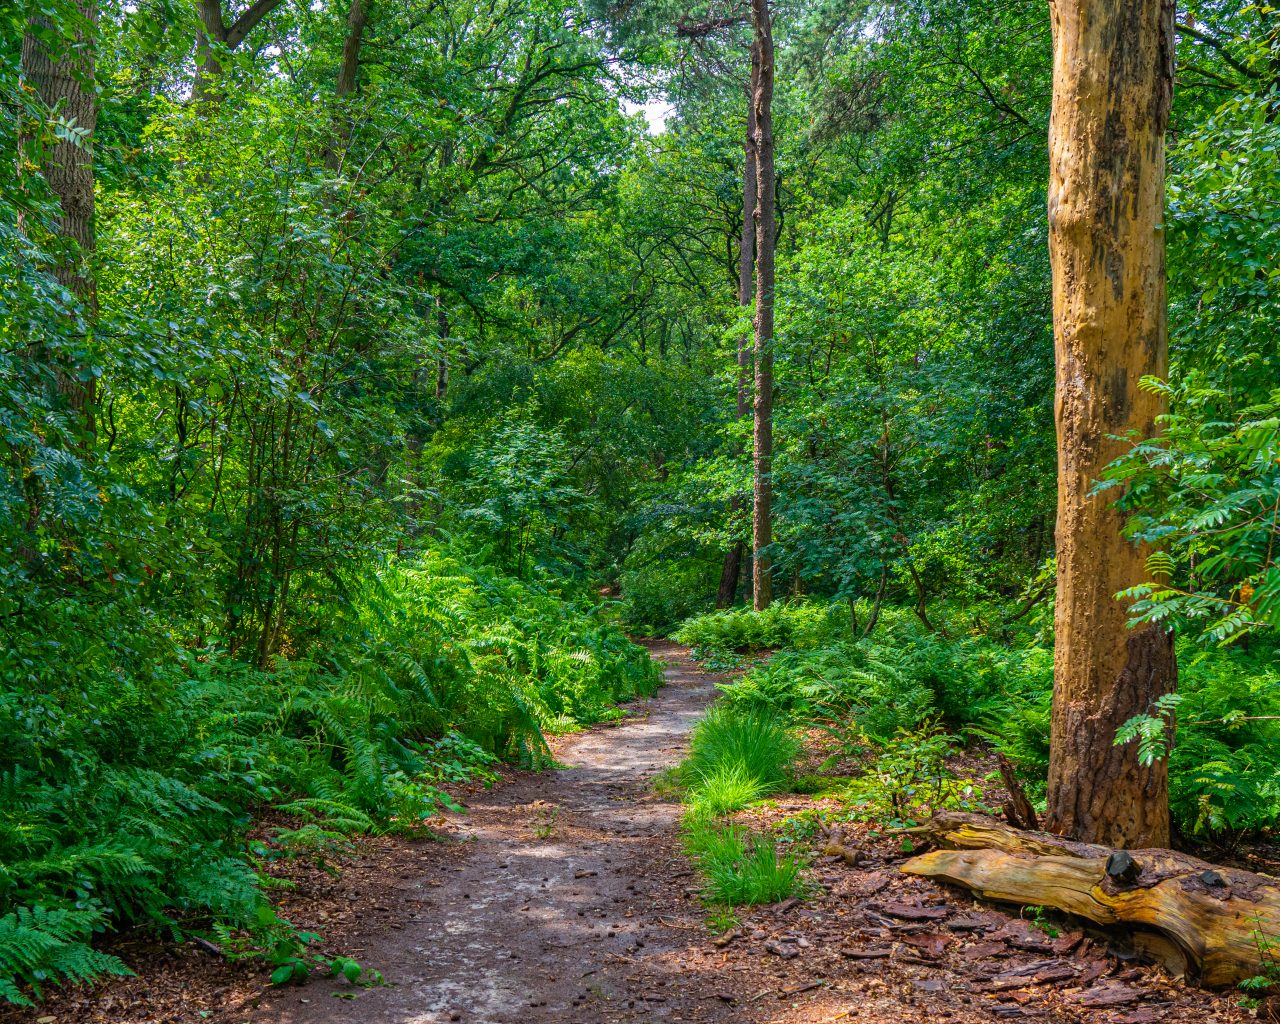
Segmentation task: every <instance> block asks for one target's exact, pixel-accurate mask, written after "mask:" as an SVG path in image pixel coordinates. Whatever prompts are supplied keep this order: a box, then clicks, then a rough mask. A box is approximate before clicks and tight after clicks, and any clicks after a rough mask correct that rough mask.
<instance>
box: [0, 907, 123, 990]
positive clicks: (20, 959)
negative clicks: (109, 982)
mask: <svg viewBox="0 0 1280 1024" xmlns="http://www.w3.org/2000/svg"><path fill="white" fill-rule="evenodd" d="M102 924H103V921H102V916H101V914H100V913H98V912H96V911H89V910H68V909H57V910H46V909H45V908H44V907H40V906H36V907H18V909H17V910H15V911H13V912H12V913H9V914H5V915H4V916H3V917H0V996H3V997H4V998H5V999H7V1000H8V1001H9V1002H11V1003H16V1004H18V1005H19V1006H30V1005H31V1003H32V1001H31V999H30V998H29V997H28V996H27V995H26V994H25V993H24V991H23V989H22V987H21V986H24V985H25V986H26V987H27V988H28V989H29V990H30V992H31V993H32V994H34V996H35V997H36V998H37V999H39V998H41V997H42V996H43V987H42V986H44V985H47V984H49V983H54V984H64V983H67V982H72V983H74V982H82V981H91V980H93V979H94V978H97V977H101V976H102V975H104V974H115V975H127V974H132V973H133V972H132V971H130V970H129V968H127V967H126V966H125V965H124V963H123V962H121V961H120V960H119V959H118V958H117V957H114V956H111V955H110V954H108V953H103V952H100V951H98V950H95V949H93V948H92V947H91V946H90V945H89V940H90V938H91V937H92V936H93V933H94V932H95V931H97V930H98V929H100V928H101V927H102Z"/></svg>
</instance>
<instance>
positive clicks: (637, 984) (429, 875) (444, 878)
mask: <svg viewBox="0 0 1280 1024" xmlns="http://www.w3.org/2000/svg"><path fill="white" fill-rule="evenodd" d="M646 646H647V647H648V648H649V651H650V653H651V655H652V656H653V657H654V658H655V659H657V660H659V661H661V662H663V663H664V665H665V676H666V685H665V686H664V687H663V688H662V689H661V690H660V691H659V692H658V694H657V695H656V696H655V697H654V698H652V699H650V700H647V701H644V702H641V703H639V704H637V705H633V706H632V711H633V714H632V715H631V716H629V717H628V718H627V719H626V720H624V722H623V723H622V724H620V725H619V726H617V727H597V728H594V729H591V730H588V731H585V732H581V733H577V734H573V735H570V736H567V737H563V738H561V739H560V740H559V741H558V742H557V743H556V744H555V756H556V758H557V760H558V761H559V762H560V763H561V764H564V765H566V766H567V767H566V768H564V769H561V770H552V771H547V772H543V773H540V774H530V775H525V776H522V777H519V778H517V779H515V780H513V781H509V782H506V783H503V784H500V785H498V786H495V787H494V788H493V789H492V790H489V791H486V792H483V793H481V794H479V795H477V796H476V797H475V798H474V799H473V800H472V802H471V803H470V805H469V807H468V810H467V813H466V814H464V815H454V816H451V819H452V825H453V828H452V832H451V834H452V835H453V836H454V837H455V838H456V839H461V840H463V841H464V842H463V843H460V844H457V843H455V844H451V845H452V846H453V849H452V850H451V851H450V855H449V856H448V857H446V858H443V859H446V860H448V862H449V863H447V864H445V865H440V864H438V863H432V862H434V861H438V860H440V859H442V858H441V857H440V853H441V852H442V850H441V848H440V847H439V845H438V844H431V845H429V846H427V847H424V848H423V849H422V860H423V869H422V871H421V873H420V874H416V875H415V874H414V873H413V872H412V871H410V872H407V873H406V872H403V871H402V872H401V873H400V877H399V878H398V879H395V880H389V882H390V890H389V891H387V892H385V893H384V895H383V897H382V900H381V901H382V902H391V901H393V900H395V899H396V897H397V895H398V896H399V898H400V900H402V901H403V902H405V903H410V904H416V905H417V906H418V907H420V908H421V912H420V913H417V914H414V915H413V918H414V919H410V920H408V921H405V922H403V926H395V927H394V928H393V930H388V931H386V932H385V933H384V934H374V935H372V936H370V937H369V939H368V942H367V945H366V947H365V949H363V950H362V951H361V952H360V960H361V961H362V962H363V963H365V964H368V965H369V966H372V967H376V968H377V969H379V970H381V971H382V972H383V974H384V975H385V976H386V979H387V982H388V984H387V985H386V986H382V987H378V988H373V989H370V990H368V991H364V992H361V993H360V994H359V995H358V997H357V998H356V999H355V1000H351V1001H349V1000H348V999H343V998H336V999H335V998H328V996H329V994H330V993H328V992H325V991H323V990H324V989H325V988H331V989H332V990H333V994H338V993H343V994H345V995H347V996H348V997H349V996H350V995H351V994H352V990H351V989H350V988H349V987H345V986H341V985H337V984H335V983H332V982H328V981H323V982H316V983H313V984H312V985H309V986H307V987H306V988H304V989H302V990H297V989H295V990H293V993H292V994H291V995H292V996H293V997H292V998H282V999H279V1000H272V1001H271V1002H270V1004H269V1005H268V1004H264V1005H263V1007H262V1008H261V1010H260V1011H259V1017H260V1019H270V1020H275V1021H291V1022H293V1021H296V1022H330V1021H352V1020H360V1021H365V1022H370V1024H374V1022H387V1024H391V1022H394V1024H436V1022H445V1021H464V1022H467V1024H489V1022H492V1024H507V1022H514V1021H520V1022H524V1024H536V1022H542V1021H548V1022H549V1021H556V1022H559V1024H573V1022H582V1024H597V1022H604V1021H667V1020H670V1021H681V1020H683V1021H694V1020H698V1021H718V1020H726V1019H730V1018H734V1017H736V1019H739V1020H741V1019H742V1017H741V1015H740V1014H735V1012H734V1011H733V1009H732V1008H731V1007H730V1005H729V998H730V997H729V996H728V994H727V991H726V990H724V989H722V988H721V989H719V990H717V979H716V977H715V972H714V969H713V968H712V967H711V966H710V964H707V965H706V966H705V967H703V968H702V970H703V971H704V972H705V973H703V974H702V975H701V976H700V974H699V971H700V968H699V962H700V961H702V960H703V959H704V954H703V953H702V952H701V948H702V947H704V946H706V945H707V938H708V936H707V933H706V931H705V928H703V927H702V925H701V923H700V922H697V928H696V929H694V928H691V927H690V925H691V924H693V923H694V922H693V921H692V920H685V921H680V922H672V921H670V920H669V918H667V917H664V916H663V913H662V912H661V910H660V909H659V908H660V906H661V905H662V903H663V902H664V900H663V898H662V897H663V896H669V893H670V890H671V887H672V885H673V882H672V878H673V874H674V876H679V875H680V874H681V872H682V871H684V870H687V866H686V865H680V866H678V867H676V868H675V869H674V872H673V868H672V865H673V863H674V862H673V849H672V848H673V846H674V843H675V841H676V830H677V825H678V820H679V814H680V806H679V804H678V803H676V802H674V801H671V800H665V799H662V798H660V797H658V796H656V795H655V794H654V793H653V790H652V786H651V784H650V783H651V780H652V778H653V776H654V775H655V774H657V773H658V772H659V771H661V770H662V769H663V768H666V767H668V766H670V765H672V764H674V763H675V762H676V761H677V760H679V758H680V756H681V754H682V752H683V749H684V743H685V741H686V739H687V734H688V733H689V730H690V729H691V728H692V726H693V724H694V722H695V721H696V720H697V719H698V717H699V715H700V714H701V713H702V711H703V710H704V709H705V707H706V705H707V704H708V703H709V702H710V701H711V700H712V698H713V697H714V695H715V690H714V684H715V682H716V681H717V677H715V676H711V675H707V674H704V673H701V672H699V671H698V670H697V669H696V667H695V666H694V664H693V663H692V662H691V661H690V660H689V658H688V653H687V651H686V650H685V649H684V648H681V647H679V646H677V645H675V644H670V643H664V642H650V643H648V644H647V645H646ZM687 882H688V884H692V883H693V879H692V876H691V875H690V876H689V878H688V880H687ZM681 885H682V888H683V883H681ZM665 902H668V903H669V902H670V901H669V899H667V900H665ZM695 906H696V905H695ZM669 913H670V911H668V914H669ZM695 947H696V948H695ZM718 992H719V993H720V994H718ZM299 994H300V998H299V997H298V996H299Z"/></svg>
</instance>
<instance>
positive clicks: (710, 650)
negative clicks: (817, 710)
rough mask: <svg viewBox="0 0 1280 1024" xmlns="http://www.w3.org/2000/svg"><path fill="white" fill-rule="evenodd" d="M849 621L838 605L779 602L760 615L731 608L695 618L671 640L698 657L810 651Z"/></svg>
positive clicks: (752, 611)
mask: <svg viewBox="0 0 1280 1024" xmlns="http://www.w3.org/2000/svg"><path fill="white" fill-rule="evenodd" d="M841 619H843V620H844V623H843V625H842V623H841ZM847 620H848V613H847V611H845V609H844V608H843V607H841V606H839V605H835V606H831V607H828V606H826V605H823V604H810V603H807V602H803V601H795V602H779V603H777V604H773V605H770V606H769V607H768V608H766V609H765V610H764V611H759V612H758V611H754V610H753V609H750V608H732V609H729V610H727V611H718V612H712V613H710V614H708V615H697V616H694V617H693V618H690V619H686V620H685V621H684V622H682V623H681V624H680V626H679V628H678V629H676V631H675V632H674V633H673V634H672V639H673V640H676V641H677V642H679V643H682V644H687V645H688V646H690V647H692V648H694V652H695V654H697V655H698V656H702V655H703V654H706V655H723V654H727V653H730V652H733V651H739V652H745V651H760V650H766V649H770V648H774V649H776V648H784V647H794V648H799V649H807V648H812V647H815V646H817V645H818V644H820V643H822V642H824V641H827V642H830V641H832V640H834V639H835V634H836V632H837V631H838V630H840V629H841V628H843V629H845V630H847V629H848V626H847Z"/></svg>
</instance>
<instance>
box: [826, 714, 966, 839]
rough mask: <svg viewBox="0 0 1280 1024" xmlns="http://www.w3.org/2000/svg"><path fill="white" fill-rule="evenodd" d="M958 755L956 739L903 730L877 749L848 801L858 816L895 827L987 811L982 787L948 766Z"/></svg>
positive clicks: (848, 789) (846, 793) (927, 728)
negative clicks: (940, 815) (944, 814)
mask: <svg viewBox="0 0 1280 1024" xmlns="http://www.w3.org/2000/svg"><path fill="white" fill-rule="evenodd" d="M958 752H959V743H958V740H957V738H956V737H954V736H949V735H947V734H946V733H943V732H942V731H940V730H938V729H937V728H934V727H931V726H929V725H925V726H923V727H921V728H918V729H913V730H906V729H903V730H901V731H900V732H899V733H898V734H897V735H896V736H894V737H893V738H891V739H890V740H888V741H887V742H885V743H883V744H881V745H879V746H878V747H877V748H876V749H875V751H874V759H873V760H871V761H870V762H869V765H868V768H867V770H866V771H865V772H864V773H863V774H861V775H859V776H856V777H855V778H854V779H852V780H851V781H850V782H849V784H848V786H847V787H846V788H845V791H844V794H843V799H844V800H845V802H846V803H847V804H849V805H850V807H851V808H852V809H853V812H854V813H855V814H856V815H857V816H859V817H864V818H869V819H871V820H873V821H877V822H881V823H884V824H886V825H889V826H890V827H894V828H898V827H903V826H907V825H915V824H919V822H920V821H922V820H924V819H925V818H928V817H929V816H930V815H932V814H933V813H934V812H935V811H940V810H960V811H982V810H985V809H986V808H985V807H984V805H983V803H982V787H981V786H980V785H979V784H978V782H977V781H976V780H974V779H971V778H966V777H964V776H961V775H957V774H956V773H955V771H954V770H953V769H952V768H951V767H950V765H949V763H948V762H949V760H950V759H951V758H953V757H954V756H955V755H956V754H957V753H958Z"/></svg>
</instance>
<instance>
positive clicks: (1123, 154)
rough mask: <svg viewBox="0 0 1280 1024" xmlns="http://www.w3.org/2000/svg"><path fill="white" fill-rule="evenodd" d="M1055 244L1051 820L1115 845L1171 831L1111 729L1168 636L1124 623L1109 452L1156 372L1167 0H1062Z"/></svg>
mask: <svg viewBox="0 0 1280 1024" xmlns="http://www.w3.org/2000/svg"><path fill="white" fill-rule="evenodd" d="M1051 6H1052V14H1053V30H1054V78H1053V113H1052V118H1051V121H1050V127H1049V156H1050V181H1049V254H1050V259H1051V263H1052V267H1053V321H1054V341H1055V349H1056V354H1057V400H1056V409H1055V412H1056V419H1057V427H1058V523H1057V550H1058V587H1057V613H1056V635H1057V643H1056V648H1055V653H1054V694H1053V724H1052V734H1051V751H1052V752H1051V757H1050V765H1049V791H1048V812H1049V816H1048V820H1049V827H1050V828H1051V829H1052V830H1053V831H1056V832H1059V833H1061V834H1064V835H1069V836H1072V837H1074V838H1076V839H1083V840H1087V841H1091V842H1100V843H1105V844H1107V845H1109V846H1120V847H1125V846H1130V847H1133V846H1167V845H1168V843H1169V806H1168V778H1167V768H1166V765H1165V764H1164V763H1163V762H1160V763H1157V764H1155V765H1153V766H1151V767H1144V766H1142V765H1140V764H1139V763H1138V758H1137V753H1136V750H1135V749H1134V747H1133V746H1126V747H1116V746H1114V745H1113V742H1112V741H1113V739H1114V736H1115V731H1116V728H1117V727H1118V726H1119V725H1120V724H1121V723H1122V722H1124V721H1125V720H1126V719H1128V718H1130V717H1132V716H1133V715H1135V714H1138V713H1140V712H1145V711H1147V710H1149V709H1150V707H1151V703H1152V701H1154V700H1155V699H1156V698H1157V697H1159V696H1161V695H1162V694H1164V693H1167V692H1169V691H1170V690H1172V689H1173V687H1174V685H1175V683H1176V676H1177V667H1176V663H1175V660H1174V652H1173V639H1172V636H1171V635H1170V634H1169V633H1168V632H1167V631H1165V630H1164V629H1162V628H1160V627H1157V626H1148V627H1145V628H1143V629H1140V630H1137V631H1130V630H1129V629H1128V628H1127V624H1126V618H1127V610H1126V608H1125V606H1124V605H1122V604H1121V603H1120V602H1118V601H1117V600H1116V599H1115V594H1116V593H1117V592H1118V591H1121V590H1123V589H1125V588H1127V587H1131V586H1133V585H1135V584H1137V583H1139V582H1141V581H1142V579H1143V578H1144V573H1143V561H1144V553H1143V552H1142V551H1141V550H1140V549H1139V548H1138V547H1136V546H1135V545H1132V544H1130V543H1129V542H1128V541H1127V540H1126V539H1125V538H1124V537H1123V536H1122V535H1121V528H1122V526H1123V520H1122V517H1121V515H1120V513H1119V512H1118V511H1116V510H1115V509H1114V508H1113V507H1112V505H1111V503H1110V501H1109V500H1108V498H1107V497H1106V496H1093V497H1091V496H1090V493H1089V492H1090V489H1091V488H1092V487H1093V485H1094V483H1095V482H1096V481H1097V480H1098V478H1099V477H1100V476H1101V474H1102V470H1103V468H1104V467H1105V466H1106V465H1107V464H1108V463H1110V462H1111V461H1112V460H1114V459H1115V458H1116V457H1117V456H1119V455H1120V454H1122V453H1123V452H1124V451H1125V450H1127V449H1128V447H1129V442H1128V441H1124V440H1120V441H1117V440H1112V439H1111V438H1112V435H1124V434H1126V433H1127V432H1129V431H1136V432H1137V433H1139V434H1141V435H1144V436H1148V435H1150V434H1151V433H1152V432H1153V431H1154V430H1155V419H1156V416H1157V415H1158V414H1159V413H1160V412H1161V403H1160V401H1159V400H1158V399H1157V398H1156V396H1154V395H1151V394H1149V393H1147V392H1145V391H1142V390H1139V388H1138V382H1139V380H1140V379H1141V378H1142V377H1143V376H1145V375H1147V374H1155V375H1163V374H1164V373H1165V372H1166V369H1167V359H1168V345H1167V337H1166V324H1165V269H1164V235H1163V233H1162V229H1161V226H1162V224H1163V203H1164V134H1165V127H1166V124H1167V122H1168V117H1169V105H1170V100H1171V97H1172V88H1173V3H1172V0H1051Z"/></svg>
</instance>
